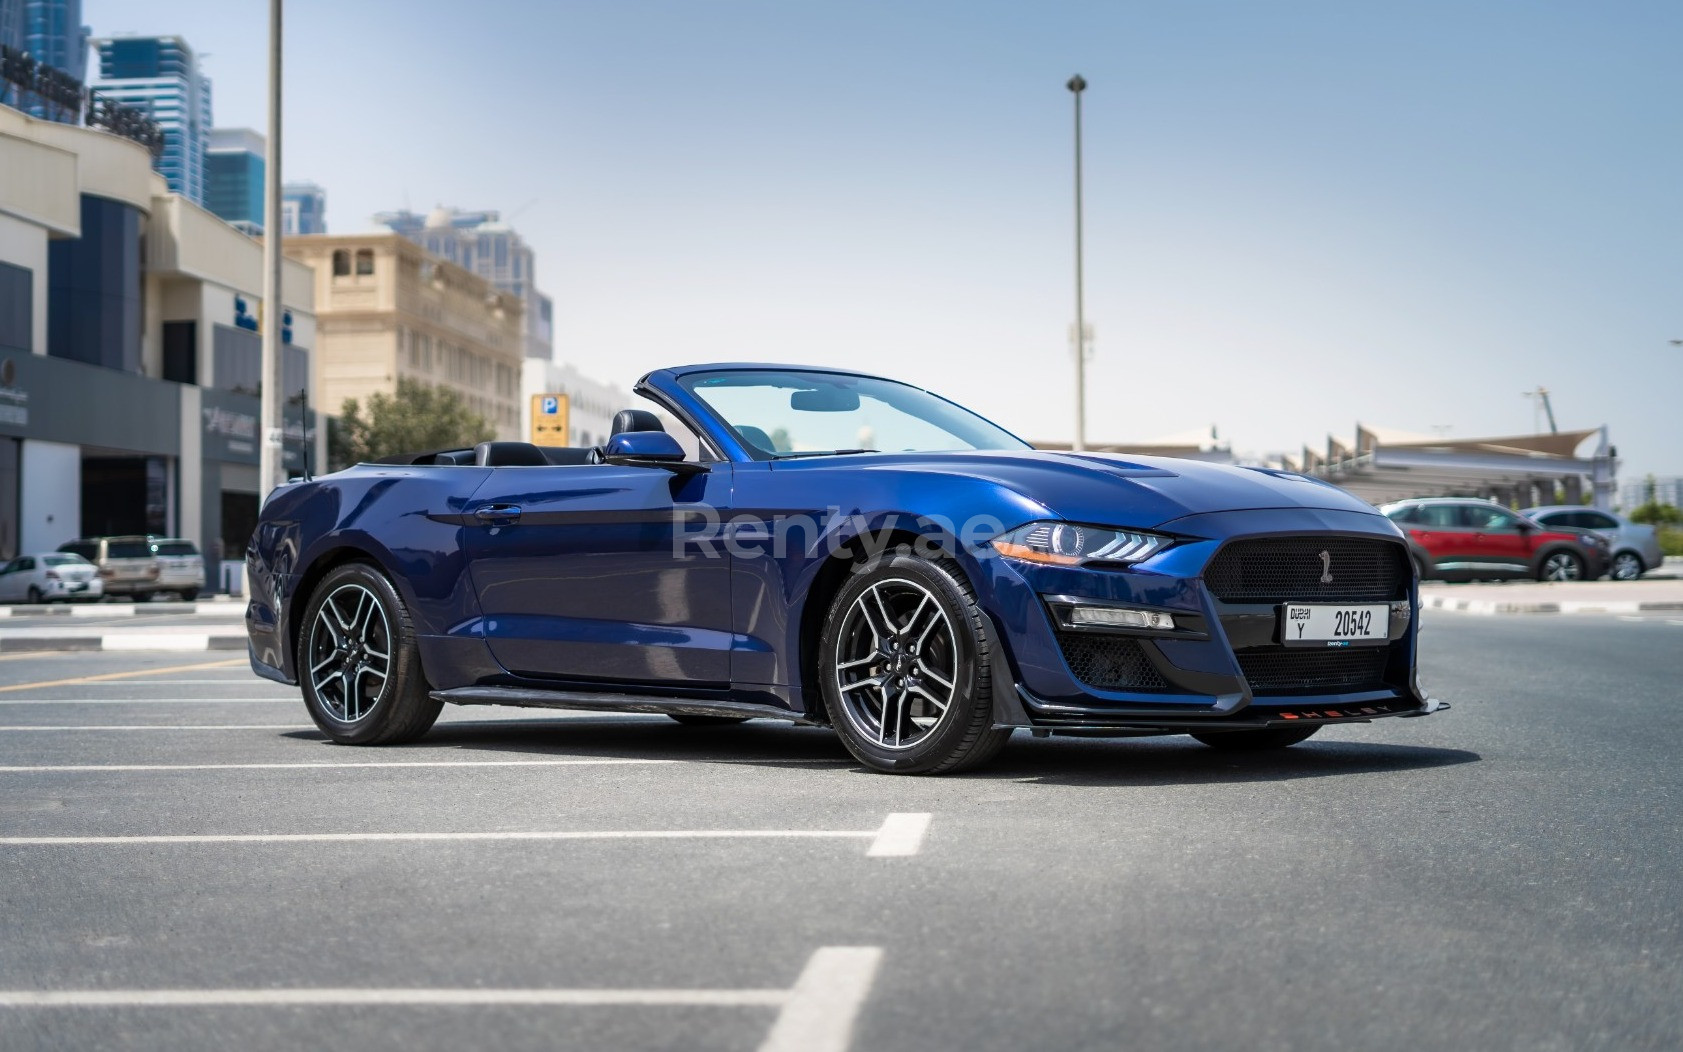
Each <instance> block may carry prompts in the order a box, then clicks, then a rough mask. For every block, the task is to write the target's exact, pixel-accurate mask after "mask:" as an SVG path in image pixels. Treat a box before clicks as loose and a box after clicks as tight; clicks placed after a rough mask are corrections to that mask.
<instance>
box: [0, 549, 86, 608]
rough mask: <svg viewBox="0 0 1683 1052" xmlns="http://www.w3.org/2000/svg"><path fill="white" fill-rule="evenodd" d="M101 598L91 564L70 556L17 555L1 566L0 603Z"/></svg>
mask: <svg viewBox="0 0 1683 1052" xmlns="http://www.w3.org/2000/svg"><path fill="white" fill-rule="evenodd" d="M104 594H105V584H104V582H103V581H101V580H100V579H99V571H98V569H97V568H96V567H95V566H94V564H93V563H90V562H88V561H87V560H86V559H84V558H82V557H81V556H80V555H72V554H70V553H69V552H42V553H40V554H39V555H20V556H18V557H17V558H16V559H13V560H12V561H11V562H9V563H7V564H5V565H4V566H0V603H56V602H58V601H59V600H61V599H64V600H70V601H72V602H78V601H88V602H93V601H97V600H98V599H99V598H100V597H102V596H103V595H104Z"/></svg>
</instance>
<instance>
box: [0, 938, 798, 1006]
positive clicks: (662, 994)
mask: <svg viewBox="0 0 1683 1052" xmlns="http://www.w3.org/2000/svg"><path fill="white" fill-rule="evenodd" d="M819 952H820V953H822V952H823V951H822V950H820V951H819ZM789 996H790V995H789V991H787V990H660V989H652V990H615V989H600V990H593V989H588V988H586V989H565V988H551V989H541V988H540V989H523V990H497V989H475V988H465V989H464V988H445V989H438V988H424V987H416V988H403V987H387V988H373V987H365V988H361V989H357V988H342V987H339V988H336V987H322V988H318V989H301V990H300V989H293V990H0V1006H5V1007H9V1008H127V1007H141V1008H208V1007H222V1006H228V1005H242V1006H255V1007H262V1006H274V1005H281V1006H296V1005H576V1006H600V1005H662V1006H667V1005H669V1006H687V1005H704V1006H723V1007H738V1006H745V1007H761V1006H772V1007H776V1006H778V1005H782V1004H785V1003H787V1002H788V1000H789Z"/></svg>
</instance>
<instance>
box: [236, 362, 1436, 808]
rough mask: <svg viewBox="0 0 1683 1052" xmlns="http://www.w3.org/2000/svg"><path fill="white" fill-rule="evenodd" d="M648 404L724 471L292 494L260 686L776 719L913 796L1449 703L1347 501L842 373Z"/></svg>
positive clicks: (251, 623) (727, 370)
mask: <svg viewBox="0 0 1683 1052" xmlns="http://www.w3.org/2000/svg"><path fill="white" fill-rule="evenodd" d="M635 390H636V392H637V393H638V394H639V395H640V396H642V397H644V398H646V399H648V400H649V401H650V402H652V403H654V404H655V405H658V406H659V407H660V408H661V409H663V410H665V412H666V414H668V417H667V419H670V420H674V421H676V424H675V425H674V426H675V427H681V428H682V429H684V430H685V431H687V432H690V435H689V436H688V437H691V438H692V439H693V441H692V442H691V443H690V445H689V449H690V450H691V451H690V452H686V449H685V446H684V444H683V443H681V442H680V441H679V440H678V438H677V437H676V436H674V435H673V434H670V433H668V432H667V431H666V428H665V425H664V424H663V422H662V418H661V417H659V416H657V415H656V414H655V413H653V412H650V411H648V410H646V409H627V410H623V411H621V412H620V413H619V414H617V415H616V416H615V418H614V423H613V427H612V434H611V437H610V438H609V439H608V441H607V444H606V445H605V446H603V447H598V448H593V449H585V448H561V447H540V446H536V445H530V444H528V443H525V442H485V443H481V444H480V445H478V446H476V447H475V448H473V449H453V450H432V451H418V452H415V453H411V454H407V455H404V456H398V457H392V458H388V459H387V460H385V461H384V462H382V463H378V464H360V465H357V466H355V467H352V468H349V469H347V470H344V471H340V472H336V473H334V474H331V475H324V476H321V477H318V478H316V479H314V480H295V481H292V482H289V483H287V484H285V485H282V486H280V487H278V488H277V489H275V490H274V492H273V493H271V494H270V496H269V498H268V499H267V501H266V502H265V503H264V505H263V509H262V512H261V514H260V516H259V520H258V524H257V529H256V531H255V533H254V534H253V535H252V539H251V541H250V543H249V545H248V547H247V550H246V569H247V573H248V576H249V579H250V593H251V601H250V604H249V605H248V606H247V609H246V627H247V630H248V633H249V638H250V657H251V664H252V668H253V670H254V671H255V672H256V673H257V674H258V675H261V676H264V677H266V678H269V679H274V680H278V681H280V682H283V683H288V684H294V685H298V686H299V687H300V689H301V692H302V694H303V700H304V704H305V705H306V707H307V710H308V712H309V714H310V716H311V717H312V719H314V721H315V723H316V724H317V726H319V727H320V728H321V729H322V730H323V732H324V733H326V734H327V735H328V736H329V737H330V738H332V739H333V740H335V741H338V742H343V743H347V744H359V745H377V744H385V743H392V742H400V741H408V740H413V739H415V738H418V737H420V736H421V735H423V734H425V733H426V732H427V729H428V728H429V727H431V726H432V724H433V721H434V720H435V719H436V718H437V717H438V714H439V711H440V709H441V707H442V706H443V704H444V703H446V702H449V703H456V704H464V705H492V704H505V705H522V706H550V707H555V708H583V709H598V710H606V711H615V712H658V713H664V714H667V715H669V716H671V717H673V718H674V719H676V720H677V721H678V722H680V723H685V724H706V723H713V724H726V723H739V722H741V721H742V720H745V719H751V718H755V717H769V718H772V719H782V720H790V721H793V722H795V723H804V724H818V725H825V726H829V727H832V728H834V730H835V731H836V733H837V734H838V735H839V736H840V738H841V740H842V743H843V744H844V745H845V746H846V748H847V749H848V750H849V751H850V752H851V753H852V754H853V756H854V757H855V758H856V759H858V760H859V762H860V763H861V764H863V765H865V766H867V767H869V768H874V769H876V770H881V771H893V772H899V773H908V774H915V773H925V772H927V773H939V772H945V771H955V770H960V769H963V768H966V767H972V766H975V765H977V764H980V763H982V762H984V761H986V760H987V759H988V758H989V757H991V756H992V755H994V754H995V753H996V752H997V751H998V750H999V749H1000V747H1001V746H1003V745H1004V743H1005V740H1006V738H1008V737H1009V736H1010V734H1011V732H1012V731H1013V730H1014V729H1018V728H1021V729H1027V730H1031V731H1032V732H1033V733H1035V734H1037V735H1051V734H1071V735H1080V736H1106V735H1109V736H1116V737H1135V736H1139V735H1149V734H1188V735H1191V736H1192V737H1193V738H1194V739H1196V740H1198V741H1200V742H1203V743H1204V744H1206V745H1209V746H1211V747H1214V748H1220V749H1276V748H1282V747H1285V746H1289V745H1292V744H1293V743H1295V742H1300V741H1303V740H1304V739H1306V738H1308V737H1309V736H1310V735H1312V734H1314V733H1315V732H1316V731H1317V730H1318V729H1320V728H1321V727H1323V726H1326V725H1331V724H1340V723H1349V722H1367V721H1370V720H1376V719H1380V718H1384V717H1392V716H1398V717H1413V716H1425V715H1428V714H1430V713H1433V712H1436V711H1439V710H1440V709H1442V708H1444V707H1445V706H1444V705H1443V703H1442V702H1439V701H1437V700H1435V699H1432V698H1430V697H1429V696H1428V695H1427V694H1426V693H1425V692H1424V691H1423V690H1422V689H1421V687H1420V684H1419V682H1418V680H1417V679H1416V676H1415V667H1416V646H1415V643H1416V638H1417V626H1418V624H1419V618H1418V617H1417V616H1416V611H1417V610H1418V609H1419V601H1418V596H1417V593H1416V589H1415V575H1414V573H1413V571H1412V569H1411V568H1410V566H1409V562H1408V558H1409V549H1408V547H1407V545H1406V543H1405V541H1404V538H1403V535H1402V533H1401V532H1400V531H1399V530H1398V528H1397V527H1396V526H1395V525H1394V524H1393V523H1392V522H1391V521H1390V520H1388V519H1386V518H1385V517H1384V516H1382V515H1380V514H1378V513H1377V512H1376V511H1375V510H1374V508H1373V507H1372V505H1370V504H1367V503H1366V502H1364V501H1361V500H1359V499H1357V498H1355V497H1353V496H1351V495H1350V494H1348V493H1346V492H1344V491H1343V490H1340V489H1337V488H1336V487H1333V486H1330V485H1328V484H1326V483H1324V482H1321V481H1318V480H1316V479H1312V478H1308V477H1306V476H1303V475H1299V474H1295V473H1291V472H1283V471H1272V470H1268V469H1263V468H1241V467H1232V466H1227V465H1218V464H1208V463H1200V462H1195V461H1188V460H1174V459H1169V458H1163V457H1133V456H1120V455H1114V454H1104V453H1058V452H1048V451H1041V450H1035V449H1033V448H1031V447H1030V446H1029V444H1028V443H1026V442H1024V441H1022V440H1021V439H1019V438H1017V437H1016V436H1014V435H1012V434H1011V433H1009V432H1007V431H1005V430H1004V429H1002V428H1000V427H999V426H997V425H995V424H993V423H991V422H989V421H987V420H984V419H983V418H981V417H979V416H977V415H976V414H974V413H971V412H970V411H968V410H966V409H963V408H962V407H960V406H958V405H955V404H954V403H952V402H949V401H947V400H946V399H943V398H941V397H939V396H937V395H934V394H931V393H929V392H927V391H924V390H922V389H920V388H917V387H914V386H911V385H908V384H903V383H897V382H895V381H892V380H887V379H882V378H879V377H873V376H867V375H863V374H859V373H853V372H847V371H844V370H838V369H820V368H812V367H805V366H765V365H707V366H687V367H682V368H673V369H663V370H660V371H658V372H653V373H650V374H648V375H647V376H645V377H644V378H643V379H642V380H640V381H639V382H638V383H637V385H636V387H635ZM772 436H777V438H776V441H773V438H772ZM871 446H875V447H878V448H866V447H871Z"/></svg>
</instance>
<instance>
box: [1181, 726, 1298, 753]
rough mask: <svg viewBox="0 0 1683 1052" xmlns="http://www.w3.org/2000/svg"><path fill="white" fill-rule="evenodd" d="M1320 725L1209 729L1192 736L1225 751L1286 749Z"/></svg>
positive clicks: (1211, 746) (1213, 747)
mask: <svg viewBox="0 0 1683 1052" xmlns="http://www.w3.org/2000/svg"><path fill="white" fill-rule="evenodd" d="M1320 729H1321V728H1319V727H1270V728H1268V729H1266V730H1259V731H1209V732H1206V733H1203V734H1194V735H1192V737H1194V738H1196V739H1197V740H1198V741H1201V742H1203V743H1204V744H1205V745H1208V746H1209V747H1210V748H1212V749H1220V750H1222V751H1223V752H1260V751H1262V750H1264V749H1284V748H1285V747H1287V746H1288V745H1296V744H1297V743H1298V742H1300V741H1303V740H1304V739H1306V738H1309V737H1312V736H1313V735H1314V733H1315V732H1316V731H1318V730H1320Z"/></svg>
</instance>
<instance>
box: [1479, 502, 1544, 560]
mask: <svg viewBox="0 0 1683 1052" xmlns="http://www.w3.org/2000/svg"><path fill="white" fill-rule="evenodd" d="M1461 513H1462V515H1463V516H1464V517H1465V523H1466V525H1467V526H1468V527H1469V528H1470V529H1471V531H1472V533H1473V537H1474V541H1473V545H1474V547H1475V548H1476V549H1477V551H1478V553H1479V554H1478V562H1479V563H1481V564H1482V565H1483V566H1484V567H1486V568H1488V569H1491V570H1494V571H1496V572H1499V573H1504V574H1518V575H1525V574H1528V573H1529V572H1530V568H1531V553H1532V552H1533V551H1534V550H1535V548H1536V544H1535V539H1534V536H1533V535H1534V534H1535V533H1536V531H1535V530H1526V529H1521V528H1520V519H1519V516H1518V515H1515V514H1514V513H1513V512H1511V511H1507V510H1505V509H1502V508H1498V507H1496V506H1494V505H1491V506H1489V507H1485V506H1483V505H1479V504H1463V505H1461Z"/></svg>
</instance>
